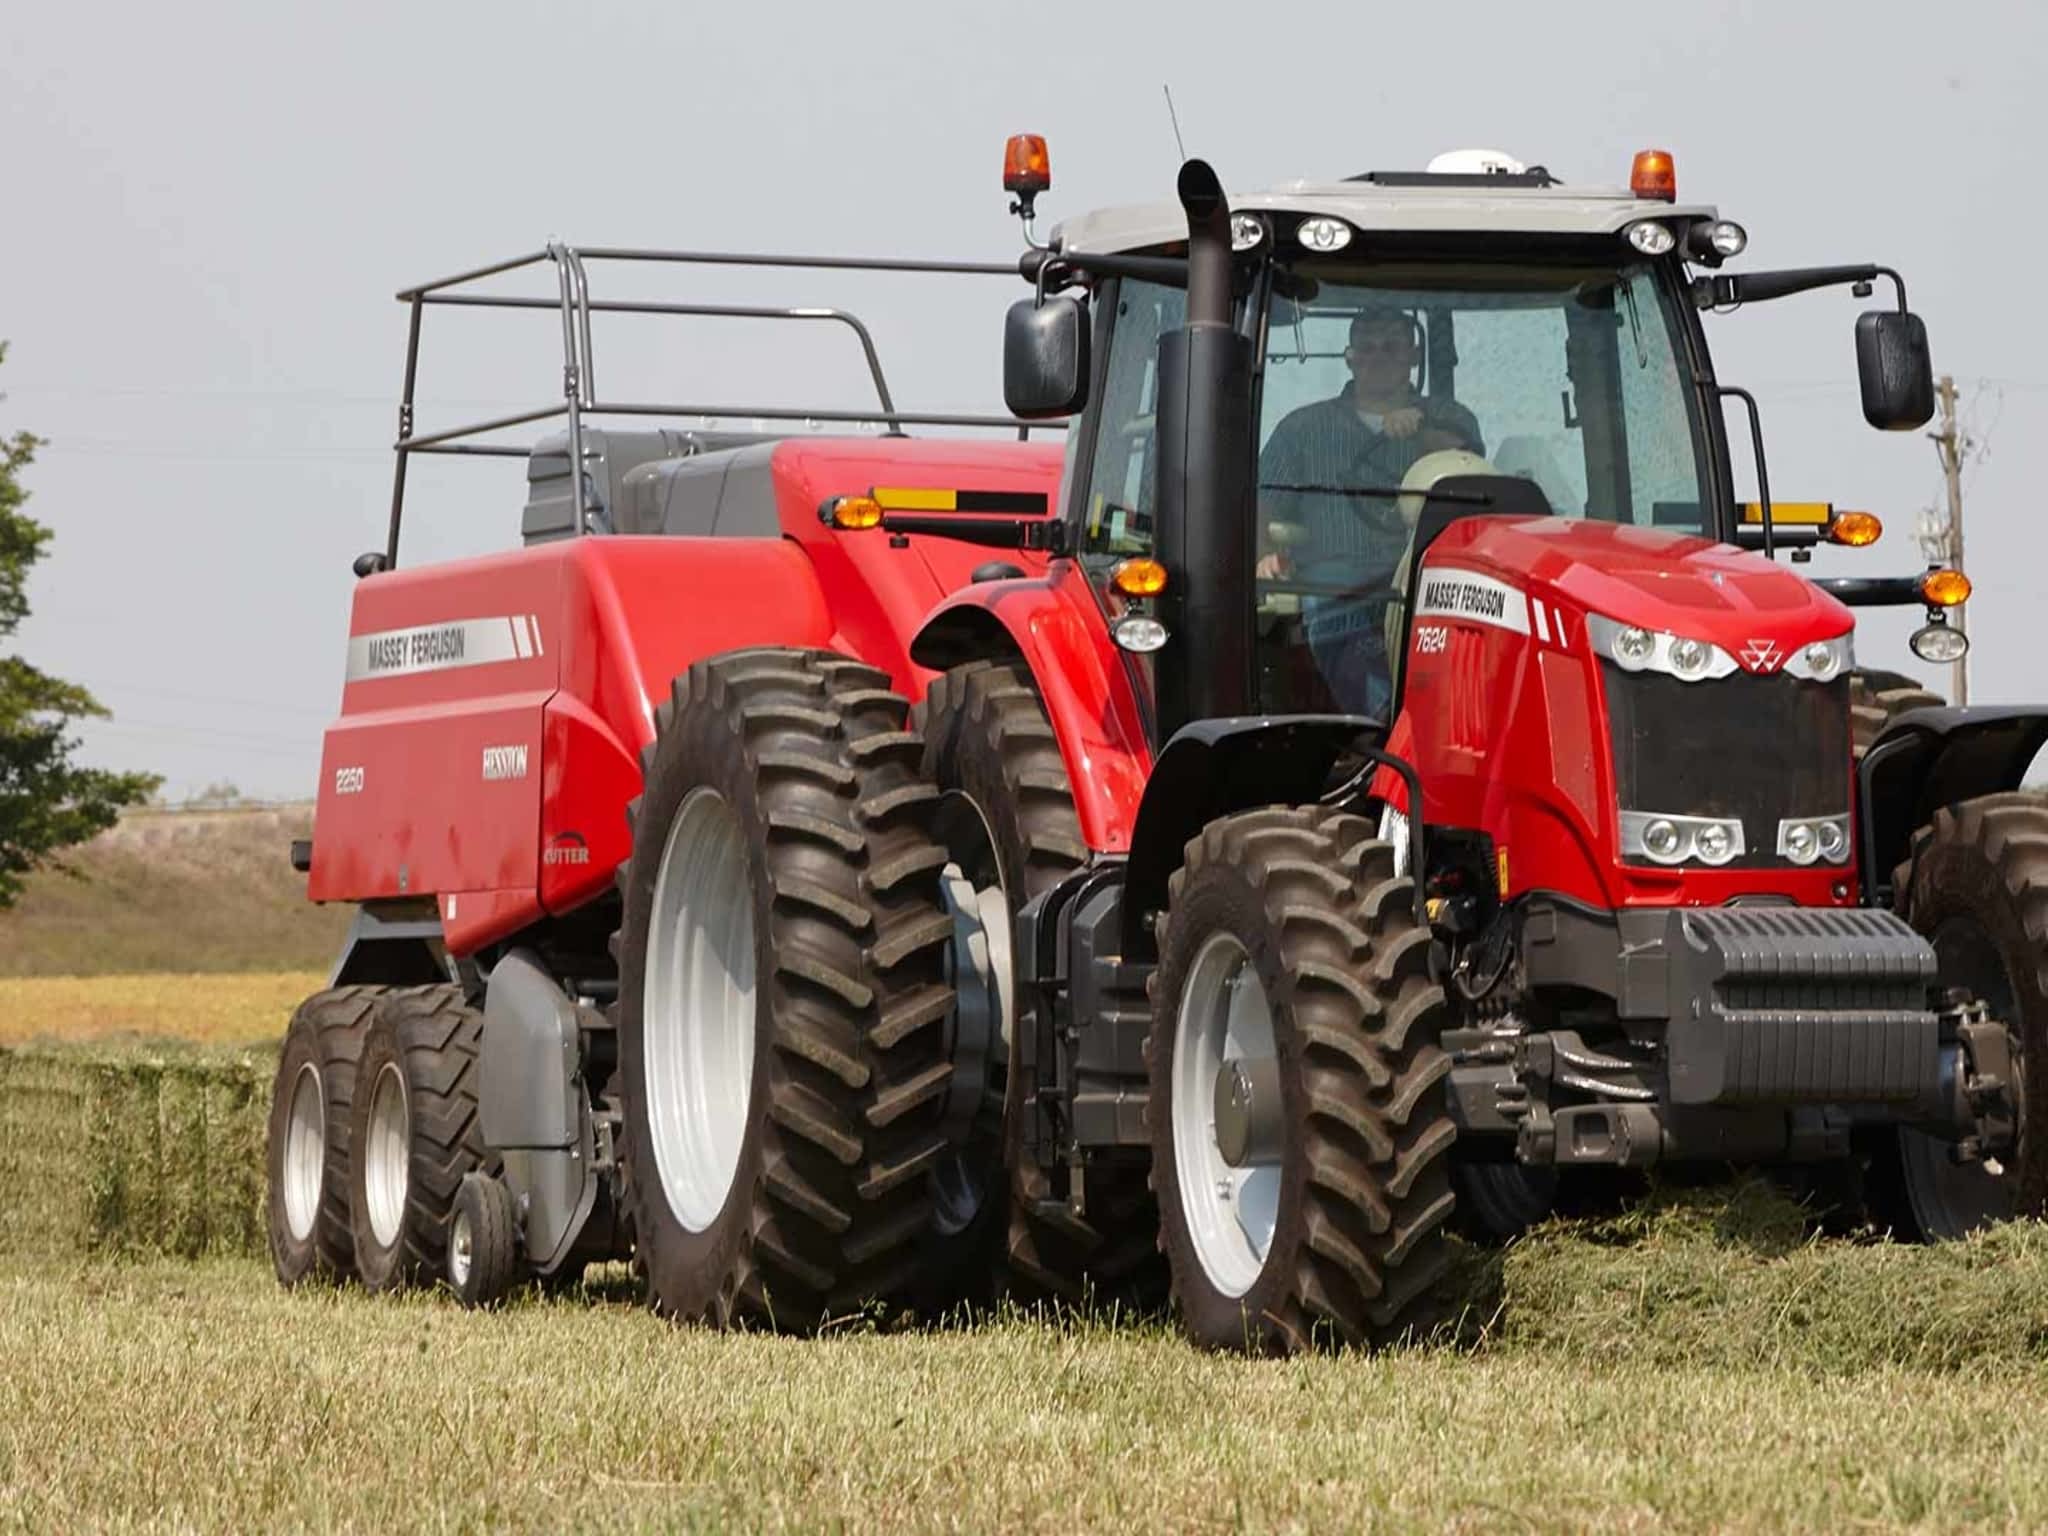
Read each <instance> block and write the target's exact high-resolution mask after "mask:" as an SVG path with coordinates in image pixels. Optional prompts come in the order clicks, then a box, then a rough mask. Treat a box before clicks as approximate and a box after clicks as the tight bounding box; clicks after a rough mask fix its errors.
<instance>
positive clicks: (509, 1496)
mask: <svg viewBox="0 0 2048 1536" xmlns="http://www.w3.org/2000/svg"><path fill="white" fill-rule="evenodd" d="M1602 1278H1603V1279H1604V1281H1605V1283H1606V1284H1608V1285H1610V1286H1619V1287H1626V1286H1627V1285H1628V1284H1629V1274H1628V1265H1627V1261H1626V1257H1625V1256H1624V1257H1619V1258H1615V1259H1613V1260H1612V1267H1611V1269H1610V1271H1609V1272H1608V1273H1607V1274H1606V1275H1605V1276H1603V1277H1602ZM1821 1300H1822V1302H1823V1304H1825V1302H1826V1300H1827V1297H1826V1294H1825V1293H1824V1292H1823V1293H1822V1296H1821ZM1635 1342H1636V1341H1635V1340H1634V1339H1633V1338H1632V1337H1631V1336H1630V1335H1629V1334H1628V1333H1625V1332H1624V1333H1621V1334H1607V1335H1605V1336H1603V1337H1601V1338H1599V1339H1598V1340H1587V1341H1584V1342H1583V1343H1582V1344H1581V1345H1579V1346H1568V1345H1566V1344H1564V1343H1562V1342H1560V1341H1558V1340H1555V1339H1551V1340H1546V1341H1543V1342H1540V1343H1532V1344H1526V1345H1525V1344H1521V1343H1517V1342H1514V1341H1512V1340H1505V1341H1501V1342H1499V1343H1496V1344H1493V1345H1490V1346H1488V1347H1487V1348H1485V1349H1482V1350H1480V1351H1478V1352H1476V1353H1475V1352H1470V1351H1454V1350H1447V1349H1439V1350H1425V1351H1413V1352H1409V1353H1406V1354H1397V1355H1392V1356H1387V1357H1382V1358H1378V1359H1367V1358H1362V1357H1357V1356H1349V1357H1342V1358H1335V1359H1329V1358H1325V1359H1315V1360H1307V1361H1294V1362H1286V1363H1248V1362H1244V1361H1239V1360H1234V1359H1223V1358H1216V1357H1210V1356H1203V1355H1199V1354H1197V1353H1195V1352H1194V1351H1192V1350H1191V1349H1189V1348H1188V1347H1187V1346H1186V1345H1184V1344H1183V1343H1182V1342H1181V1341H1180V1340H1179V1339H1177V1338H1176V1337H1174V1336H1173V1335H1172V1334H1171V1333H1170V1332H1168V1331H1166V1330H1165V1329H1163V1328H1161V1327H1159V1326H1157V1325H1151V1326H1140V1327H1124V1328H1117V1329H1108V1328H1099V1327H1091V1326H1082V1325H1070V1326H1064V1327H1063V1326H1056V1325H1048V1324H1043V1323H1035V1322H1031V1321H1028V1320H1010V1321H1003V1322H996V1323H990V1324H984V1325H982V1326H979V1327H976V1328H973V1329H970V1330H950V1331H948V1330H941V1331H936V1332H926V1333H903V1334H886V1333H872V1332H867V1331H850V1332H847V1333H845V1334H843V1335H841V1336H837V1337H827V1338H824V1339H818V1340H808V1341H806V1340H789V1339H775V1338H766V1337H759V1336H752V1337H748V1336H726V1337H721V1336H717V1335H713V1334H709V1333H705V1332H701V1331H697V1330H691V1329H678V1328H672V1327H669V1326H667V1325H665V1324H662V1323H660V1322H658V1321H656V1320H655V1319H653V1318H652V1317H650V1316H649V1315H648V1314H646V1313H645V1312H643V1311H641V1310H640V1309H639V1308H637V1307H636V1306H633V1305H631V1304H630V1303H628V1302H626V1301H623V1300H614V1301H603V1300H599V1301H589V1300H582V1301H577V1300H571V1301H567V1302H553V1303H540V1302H537V1301H536V1302H527V1303H525V1304H522V1305H517V1306H515V1307H513V1308H512V1309H510V1310H508V1311H506V1312H504V1313H501V1314H496V1315H473V1314H465V1313H463V1312H461V1311H459V1310H457V1309H456V1308H455V1307H454V1306H452V1305H451V1304H450V1303H448V1302H446V1301H445V1300H442V1299H438V1298H434V1297H415V1298H407V1299H401V1300H396V1301H392V1300H372V1299H369V1298H365V1297H362V1296H360V1295H354V1294H348V1293H341V1294H336V1293H331V1292H327V1293H321V1292H315V1293H303V1292H302V1293H298V1294H293V1295H286V1294H283V1293H281V1292H279V1291H278V1290H277V1289H276V1288H275V1287H274V1285H273V1284H272V1283H271V1281H270V1279H269V1276H268V1274H267V1273H266V1272H265V1270H264V1268H263V1267H261V1266H259V1265H257V1264H255V1263H252V1262H248V1261H237V1262H220V1261H214V1262H208V1263H203V1264H199V1265H179V1264H170V1263H163V1262H158V1263H152V1264H148V1265H140V1266H120V1267H109V1266H69V1265H57V1266H48V1265H41V1266H27V1265H21V1264H18V1263H11V1264H10V1265H8V1266H6V1267H0V1358H4V1359H6V1360H7V1361H9V1362H10V1368H9V1369H8V1370H6V1371H5V1372H4V1373H0V1523H5V1524H15V1523H19V1524H21V1525H23V1526H28V1527H40V1528H47V1529H73V1528H78V1527H81V1526H89V1525H90V1526H103V1525H104V1526H120V1525H131V1524H133V1525H143V1524H160V1525H166V1526H174V1527H191V1528H201V1529H213V1530H250V1529H275V1528H279V1527H287V1526H318V1527H335V1526H349V1527H355V1528H360V1529H395V1528H400V1527H405V1528H425V1529H437V1530H473V1529H485V1528H489V1529H518V1530H559V1529H565V1528H571V1527H575V1528H600V1527H601V1528H604V1529H608V1530H616V1529H639V1528H685V1529H710V1528H721V1529H722V1528H743V1529H786V1528H798V1529H832V1528H845V1529H854V1530H872V1529H892V1530H893V1529H931V1530H1027V1531H1058V1532H1068V1531H1073V1530H1103V1531H1118V1532H1124V1531H1176V1532H1177V1531H1208V1530H1216V1531H1223V1530H1244V1529H1252V1530H1275V1529H1341V1530H1357V1529H1382V1528H1384V1529H1452V1530H1467V1531H1519V1530H1584V1529H1590V1528H1600V1529H1616V1530H1640V1531H1649V1530H1728V1529H1738V1530H1740V1529H1807V1530H1842V1529H1847V1528H1853V1527H1869V1526H1880V1527H1897V1528H1921V1529H1929V1530H1948V1529H1955V1528H1958V1527H1961V1526H1965V1525H1978V1526H1982V1527H1988V1528H2003V1529H2012V1530H2027V1529H2038V1528H2040V1527H2041V1526H2042V1525H2043V1524H2044V1523H2048V1436H2044V1435H2043V1434H2042V1432H2041V1430H2040V1429H2039V1427H2038V1426H2039V1425H2040V1423H2041V1422H2042V1420H2043V1418H2044V1416H2048V1370H2044V1368H2043V1365H2042V1363H2041V1362H2040V1361H2039V1360H2038V1359H2037V1358H2022V1359H2011V1358H2005V1357H2002V1356H1993V1357H1989V1358H1972V1359H1970V1360H1968V1361H1959V1362H1957V1364H1956V1365H1955V1366H1954V1367H1953V1368H1948V1369H1929V1368H1924V1367H1921V1368H1910V1367H1901V1366H1897V1365H1886V1364H1878V1365H1871V1366H1868V1367H1865V1368H1856V1369H1850V1370H1834V1369H1826V1368H1821V1367H1819V1366H1817V1365H1816V1364H1814V1363H1812V1362H1807V1361H1804V1360H1802V1359H1800V1358H1798V1357H1797V1356H1796V1355H1795V1357H1793V1358H1790V1359H1786V1360H1784V1361H1781V1363H1779V1364H1778V1365H1776V1366H1773V1367H1769V1368H1759V1367H1757V1366H1753V1365H1752V1366H1742V1367H1738V1366H1731V1365H1729V1364H1727V1363H1725V1362H1724V1361H1722V1360H1721V1359H1719V1358H1717V1357H1716V1356H1714V1355H1713V1354H1711V1353H1710V1354H1709V1356H1708V1357H1707V1358H1705V1359H1702V1360H1700V1361H1698V1362H1688V1361H1685V1360H1683V1359H1673V1360H1665V1361H1661V1362H1659V1363H1656V1364H1655V1365H1654V1366H1652V1367H1648V1368H1646V1367H1645V1366H1644V1365H1643V1364H1640V1363H1638V1362H1637V1361H1636V1359H1635V1358H1634V1357H1633V1349H1632V1346H1633V1345H1634V1343H1635Z"/></svg>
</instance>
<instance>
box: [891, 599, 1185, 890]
mask: <svg viewBox="0 0 2048 1536" xmlns="http://www.w3.org/2000/svg"><path fill="white" fill-rule="evenodd" d="M910 657H911V660H912V661H914V662H916V663H917V665H919V666H920V667H929V668H931V669H933V670H934V671H943V670H945V669H946V668H948V667H957V666H961V665H964V664H965V663H967V662H970V661H981V660H1013V661H1021V662H1022V663H1023V664H1024V665H1025V666H1026V667H1028V668H1029V669H1030V671H1031V676H1032V679H1033V680H1034V681H1035V682H1036V683H1037V684H1038V690H1039V693H1040V695H1041V696H1042V697H1043V698H1044V700H1045V712H1046V714H1047V716H1048V717H1049V718H1050V719H1051V721H1052V727H1053V732H1054V734H1055V735H1056V736H1057V737H1058V738H1059V744H1060V756H1061V757H1062V758H1063V759H1064V760H1065V762H1066V768H1067V780H1068V782H1069V783H1070V784H1071V785H1072V786H1073V791H1074V809H1075V811H1076V813H1077V814H1078V816H1079V818H1080V822H1081V836H1082V838H1083V839H1084V840H1085V841H1086V842H1087V844H1088V846H1089V847H1090V848H1092V849H1094V850H1095V851H1096V852H1098V853H1122V852H1123V851H1124V850H1125V849H1127V848H1129V847H1130V846H1131V836H1132V832H1133V829H1134V827H1135V825H1136V821H1137V815H1138V802H1139V801H1140V800H1141V799H1142V798H1143V797H1144V794H1145V781H1146V778H1147V776H1148V775H1149V774H1150V772H1151V770H1152V747H1151V742H1150V740H1149V738H1148V736H1147V733H1146V722H1145V715H1144V712H1143V706H1142V704H1141V701H1140V699H1139V696H1138V691H1137V687H1136V684H1135V683H1134V682H1133V680H1132V676H1131V670H1130V668H1129V667H1127V666H1126V665H1125V663H1124V658H1123V653H1122V652H1120V651H1119V650H1117V648H1116V645H1115V643H1114V642H1113V641H1112V640H1111V639H1110V638H1109V627H1108V625H1107V624H1106V623H1104V621H1103V618H1102V610H1101V609H1100V608H1098V607H1097V606H1096V604H1095V598H1094V595H1093V594H1092V593H1091V592H1089V590H1088V585H1087V581H1086V579H1085V578H1084V577H1083V576H1082V575H1081V574H1080V572H1079V571H1078V570H1077V569H1076V568H1075V567H1074V565H1073V564H1072V562H1070V561H1064V560H1062V561H1058V562H1055V564H1054V565H1053V567H1052V569H1051V570H1050V571H1049V572H1048V573H1047V574H1046V576H1045V577H1044V578H1042V579H1040V578H1025V579H1022V580H1014V579H1013V580H1007V581H983V582H976V583H974V584H973V585H971V586H968V587H966V588H963V589H962V590H960V591H958V592H955V593H953V594H952V595H951V596H950V597H948V598H947V599H946V600H945V601H944V602H943V603H941V604H940V605H939V606H938V607H937V608H935V609H933V610H932V612H931V613H929V614H927V615H926V617H925V620H924V622H923V623H922V624H921V625H920V626H919V627H918V632H917V635H916V638H915V639H913V640H912V641H911V646H910Z"/></svg>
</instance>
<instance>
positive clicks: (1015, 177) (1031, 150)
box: [1003, 133, 1052, 196]
mask: <svg viewBox="0 0 2048 1536" xmlns="http://www.w3.org/2000/svg"><path fill="white" fill-rule="evenodd" d="M1051 185H1052V156H1051V155H1050V154H1048V153H1047V152H1046V148H1045V139H1044V138H1043V137H1042V136H1041V135H1039V134H1035V133H1013V134H1011V135H1010V141H1009V142H1008V143H1007V144H1005V145H1004V146H1003V190H1004V191H1005V192H1015V193H1018V194H1019V195H1023V194H1025V193H1030V194H1032V195H1033V196H1036V195H1037V194H1038V193H1040V192H1043V191H1045V190H1046V189H1047V188H1048V187H1050V186H1051Z"/></svg>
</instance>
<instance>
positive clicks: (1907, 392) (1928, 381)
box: [1856, 310, 1934, 432]
mask: <svg viewBox="0 0 2048 1536" xmlns="http://www.w3.org/2000/svg"><path fill="white" fill-rule="evenodd" d="M1856 377H1857V381H1858V383H1860V384H1861V385H1862V387H1863V419H1864V420H1865V421H1867V422H1869V423H1870V424H1871V425H1872V426H1873V427H1876V428H1878V429H1879V430H1880V431H1884V432H1904V431H1909V430H1911V429H1912V428H1914V427H1919V426H1924V425H1926V423H1927V420H1928V418H1929V417H1931V416H1932V415H1933V414H1934V368H1933V365H1932V364H1931V363H1930V362H1929V361H1928V357H1927V327H1926V326H1924V325H1922V324H1921V323H1920V317H1919V316H1918V315H1916V314H1912V313H1910V312H1908V311H1904V310H1871V311H1869V312H1867V313H1865V314H1861V315H1858V316H1857V317H1856Z"/></svg>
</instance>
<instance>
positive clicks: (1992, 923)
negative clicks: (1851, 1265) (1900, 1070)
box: [1873, 791, 2048, 1241]
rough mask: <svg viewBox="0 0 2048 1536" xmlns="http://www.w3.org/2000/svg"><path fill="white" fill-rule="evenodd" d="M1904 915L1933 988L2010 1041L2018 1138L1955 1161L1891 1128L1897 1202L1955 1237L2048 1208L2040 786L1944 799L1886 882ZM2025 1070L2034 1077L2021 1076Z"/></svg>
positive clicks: (2045, 835)
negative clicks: (1989, 1153)
mask: <svg viewBox="0 0 2048 1536" xmlns="http://www.w3.org/2000/svg"><path fill="white" fill-rule="evenodd" d="M1893 889H1894V890H1895V891H1896V892H1897V895H1896V896H1895V898H1894V900H1895V902H1896V904H1897V906H1898V908H1899V910H1900V912H1901V913H1903V914H1904V916H1905V918H1906V920H1907V921H1908V922H1910V923H1911V924H1912V925H1913V926H1914V927H1915V928H1917V929H1919V930H1920V932H1921V933H1923V934H1924V935H1926V937H1927V939H1928V941H1929V942H1930V943H1932V944H1933V945H1934V953H1935V956H1936V958H1937V959H1938V961H1939V962H1940V971H1939V976H1940V980H1941V984H1942V985H1943V986H1945V987H1960V988H1962V989H1964V990H1965V991H1967V992H1968V993H1969V994H1970V995H1971V996H1972V997H1973V998H1975V999H1976V1000H1977V1001H1979V1002H1981V1003H1984V1004H1985V1005H1986V1006H1987V1008H1988V1009H1989V1011H1990V1016H1991V1017H1992V1018H1994V1019H1997V1020H2001V1021H2002V1022H2003V1023H2004V1024H2005V1026H2006V1030H2007V1034H2008V1037H2009V1040H2010V1043H2011V1046H2012V1048H2013V1058H2014V1069H2015V1070H2014V1076H2015V1077H2017V1079H2018V1082H2017V1083H2016V1084H2015V1085H2014V1086H2015V1090H2016V1091H2015V1097H2016V1099H2017V1108H2018V1115H2017V1117H2016V1119H2017V1130H2018V1145H2017V1146H2016V1147H2012V1148H2010V1149H2008V1150H2006V1151H2005V1152H2003V1153H2001V1154H1999V1155H1998V1157H1997V1166H1998V1171H1997V1172H1995V1173H1994V1172H1993V1171H1992V1169H1991V1168H1990V1166H1988V1165H1987V1164H1986V1163H1985V1162H1981V1161H1980V1162H1973V1163H1964V1164H1958V1163H1956V1162H1955V1161H1954V1160H1953V1159H1952V1158H1951V1157H1950V1156H1949V1145H1948V1143H1947V1142H1945V1141H1941V1140H1938V1139H1936V1138H1934V1137H1932V1136H1929V1135H1927V1134H1925V1133H1924V1132H1921V1131H1915V1130H1911V1129H1901V1130H1900V1131H1899V1132H1898V1133H1897V1138H1898V1141H1897V1166H1896V1169H1891V1168H1887V1167H1886V1166H1885V1163H1884V1162H1883V1161H1880V1163H1879V1165H1878V1167H1877V1168H1876V1169H1874V1170H1873V1174H1874V1175H1876V1176H1878V1177H1880V1178H1882V1177H1883V1176H1884V1175H1886V1174H1895V1175H1896V1177H1897V1179H1898V1186H1899V1189H1898V1192H1899V1193H1900V1194H1902V1195H1903V1197H1904V1198H1903V1201H1901V1202H1896V1203H1901V1204H1903V1205H1904V1207H1905V1212H1904V1214H1906V1215H1907V1216H1909V1217H1910V1219H1911V1222H1912V1225H1913V1227H1914V1228H1915V1229H1916V1230H1917V1232H1918V1233H1919V1235H1920V1236H1921V1237H1923V1238H1926V1239H1928V1240H1930V1241H1938V1240H1942V1239H1947V1238H1956V1237H1962V1236H1964V1235H1965V1234H1967V1233H1969V1232H1972V1231H1974V1230H1976V1229H1978V1228H1980V1227H1984V1226H1988V1225H1990V1224H1991V1223H1993V1222H1998V1221H2005V1220H2010V1219H2011V1218H2013V1217H2016V1216H2040V1215H2042V1214H2044V1212H2048V1085H2043V1084H2042V1083H2041V1082H2040V1081H2039V1078H2040V1071H2041V1069H2040V1066H2039V1063H2041V1062H2044V1061H2048V795H2043V794H2040V793H2029V792H2025V791H2019V792H2014V793H2008V794H1996V795H1984V796H1981V797H1980V798H1978V799H1975V800H1965V801H1962V802H1960V803H1959V804H1956V805H1952V806H1944V807H1943V808H1942V809H1940V810H1938V811H1936V812H1935V813H1934V818H1933V820H1932V821H1931V822H1929V823H1928V824H1927V825H1926V826H1923V827H1921V828H1920V829H1919V831H1917V832H1916V833H1914V835H1913V845H1912V851H1911V853H1910V854H1909V855H1908V858H1907V861H1906V863H1905V864H1904V865H1903V866H1901V868H1900V869H1899V871H1898V873H1897V874H1896V876H1895V877H1894V880H1893ZM2030 1069H2031V1072H2032V1075H2033V1077H2034V1079H2035V1080H2034V1082H2032V1083H2030V1082H2029V1081H2028V1079H2029V1073H2030Z"/></svg>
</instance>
